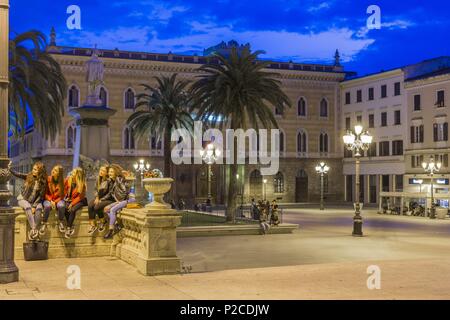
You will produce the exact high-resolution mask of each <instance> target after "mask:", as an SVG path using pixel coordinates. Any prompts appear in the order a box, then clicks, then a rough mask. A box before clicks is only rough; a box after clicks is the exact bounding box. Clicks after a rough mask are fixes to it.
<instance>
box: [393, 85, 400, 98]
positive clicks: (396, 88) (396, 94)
mask: <svg viewBox="0 0 450 320" xmlns="http://www.w3.org/2000/svg"><path fill="white" fill-rule="evenodd" d="M399 95H400V82H396V83H394V96H399Z"/></svg>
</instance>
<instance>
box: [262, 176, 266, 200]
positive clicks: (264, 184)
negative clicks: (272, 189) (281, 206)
mask: <svg viewBox="0 0 450 320" xmlns="http://www.w3.org/2000/svg"><path fill="white" fill-rule="evenodd" d="M266 184H267V179H264V180H263V187H264V201H266Z"/></svg>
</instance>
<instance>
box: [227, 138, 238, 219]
mask: <svg viewBox="0 0 450 320" xmlns="http://www.w3.org/2000/svg"><path fill="white" fill-rule="evenodd" d="M234 142H235V141H234V139H233V145H234V147H233V164H231V165H229V166H230V170H229V174H230V177H229V179H228V180H229V185H228V199H227V210H226V216H227V221H228V222H234V221H235V219H236V208H237V206H236V203H237V201H236V198H237V188H236V174H237V172H238V164H237V145H236V144H235V143H234Z"/></svg>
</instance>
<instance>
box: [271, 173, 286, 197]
mask: <svg viewBox="0 0 450 320" xmlns="http://www.w3.org/2000/svg"><path fill="white" fill-rule="evenodd" d="M273 190H274V193H283V192H284V176H283V174H282V173H281V172H278V173H277V174H276V175H275V178H274V179H273Z"/></svg>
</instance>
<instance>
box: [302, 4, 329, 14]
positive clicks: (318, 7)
mask: <svg viewBox="0 0 450 320" xmlns="http://www.w3.org/2000/svg"><path fill="white" fill-rule="evenodd" d="M330 7H331V2H321V3H319V4H318V5H315V6H310V7H309V8H308V9H307V11H308V12H310V13H315V12H318V11H321V10H324V9H330Z"/></svg>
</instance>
